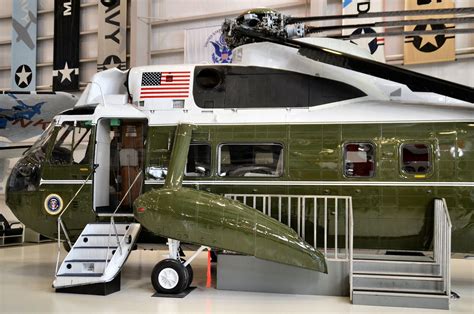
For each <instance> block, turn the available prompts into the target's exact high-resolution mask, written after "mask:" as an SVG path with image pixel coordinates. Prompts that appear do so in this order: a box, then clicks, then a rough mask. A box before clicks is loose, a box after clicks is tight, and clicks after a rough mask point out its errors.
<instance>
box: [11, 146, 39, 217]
mask: <svg viewBox="0 0 474 314" xmlns="http://www.w3.org/2000/svg"><path fill="white" fill-rule="evenodd" d="M39 183H40V161H39V160H38V159H35V158H32V157H31V156H30V155H29V154H26V155H24V156H23V157H22V158H21V159H20V160H19V161H18V162H17V163H16V164H15V166H14V167H13V169H12V172H11V173H10V176H9V178H8V180H7V186H6V191H5V202H6V204H7V206H8V207H9V208H10V209H11V210H12V212H13V213H14V214H15V215H16V216H17V218H19V219H20V217H19V216H21V215H19V211H21V210H23V209H24V208H25V204H24V203H25V202H28V201H29V200H30V199H31V198H28V197H27V196H26V195H25V193H30V192H34V191H37V190H38V188H39ZM20 220H21V219H20Z"/></svg>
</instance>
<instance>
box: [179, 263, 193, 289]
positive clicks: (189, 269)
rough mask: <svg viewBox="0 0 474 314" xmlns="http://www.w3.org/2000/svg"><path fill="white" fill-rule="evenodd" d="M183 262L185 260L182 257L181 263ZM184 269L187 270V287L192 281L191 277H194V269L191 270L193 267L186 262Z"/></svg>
mask: <svg viewBox="0 0 474 314" xmlns="http://www.w3.org/2000/svg"><path fill="white" fill-rule="evenodd" d="M185 262H186V260H185V259H184V258H182V259H181V263H183V264H184V263H185ZM186 271H187V272H188V284H187V285H186V289H187V288H189V286H190V285H191V284H192V283H193V279H194V271H193V268H192V267H191V264H188V266H186Z"/></svg>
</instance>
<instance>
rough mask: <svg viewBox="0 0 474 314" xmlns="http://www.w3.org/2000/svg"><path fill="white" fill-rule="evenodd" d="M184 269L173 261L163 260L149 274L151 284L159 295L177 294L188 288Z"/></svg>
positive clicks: (186, 273)
mask: <svg viewBox="0 0 474 314" xmlns="http://www.w3.org/2000/svg"><path fill="white" fill-rule="evenodd" d="M188 281H189V275H188V271H187V270H186V267H184V266H183V264H182V263H181V262H180V261H177V260H175V259H165V260H162V261H161V262H159V263H158V264H156V266H155V267H154V268H153V271H152V272H151V284H152V285H153V288H155V290H156V291H157V292H159V293H165V294H178V293H180V292H182V291H183V290H184V289H186V288H187V287H188Z"/></svg>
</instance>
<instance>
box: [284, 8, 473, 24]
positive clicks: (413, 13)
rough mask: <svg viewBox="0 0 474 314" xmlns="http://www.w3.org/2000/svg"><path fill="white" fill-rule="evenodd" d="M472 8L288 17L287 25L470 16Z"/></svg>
mask: <svg viewBox="0 0 474 314" xmlns="http://www.w3.org/2000/svg"><path fill="white" fill-rule="evenodd" d="M472 13H474V7H467V8H454V9H431V10H402V11H386V12H367V13H356V14H342V15H326V16H306V17H288V19H287V20H286V22H287V23H288V24H293V23H302V22H311V21H326V20H344V19H362V18H363V19H365V18H374V17H394V16H417V15H419V16H422V15H445V14H472Z"/></svg>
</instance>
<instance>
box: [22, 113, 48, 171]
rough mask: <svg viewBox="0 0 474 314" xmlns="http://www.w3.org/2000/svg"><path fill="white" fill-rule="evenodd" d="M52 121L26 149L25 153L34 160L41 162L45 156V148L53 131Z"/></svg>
mask: <svg viewBox="0 0 474 314" xmlns="http://www.w3.org/2000/svg"><path fill="white" fill-rule="evenodd" d="M54 124H55V123H54V121H53V122H51V123H50V124H49V126H48V127H47V128H46V130H44V132H43V133H42V134H41V136H40V137H39V139H38V140H37V141H36V142H35V143H34V144H33V146H31V147H30V149H28V151H27V152H25V154H26V153H28V155H29V156H30V157H32V158H34V159H35V160H36V161H39V162H43V161H44V159H45V156H46V150H47V148H48V142H49V140H50V139H51V136H52V135H53V133H54Z"/></svg>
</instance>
